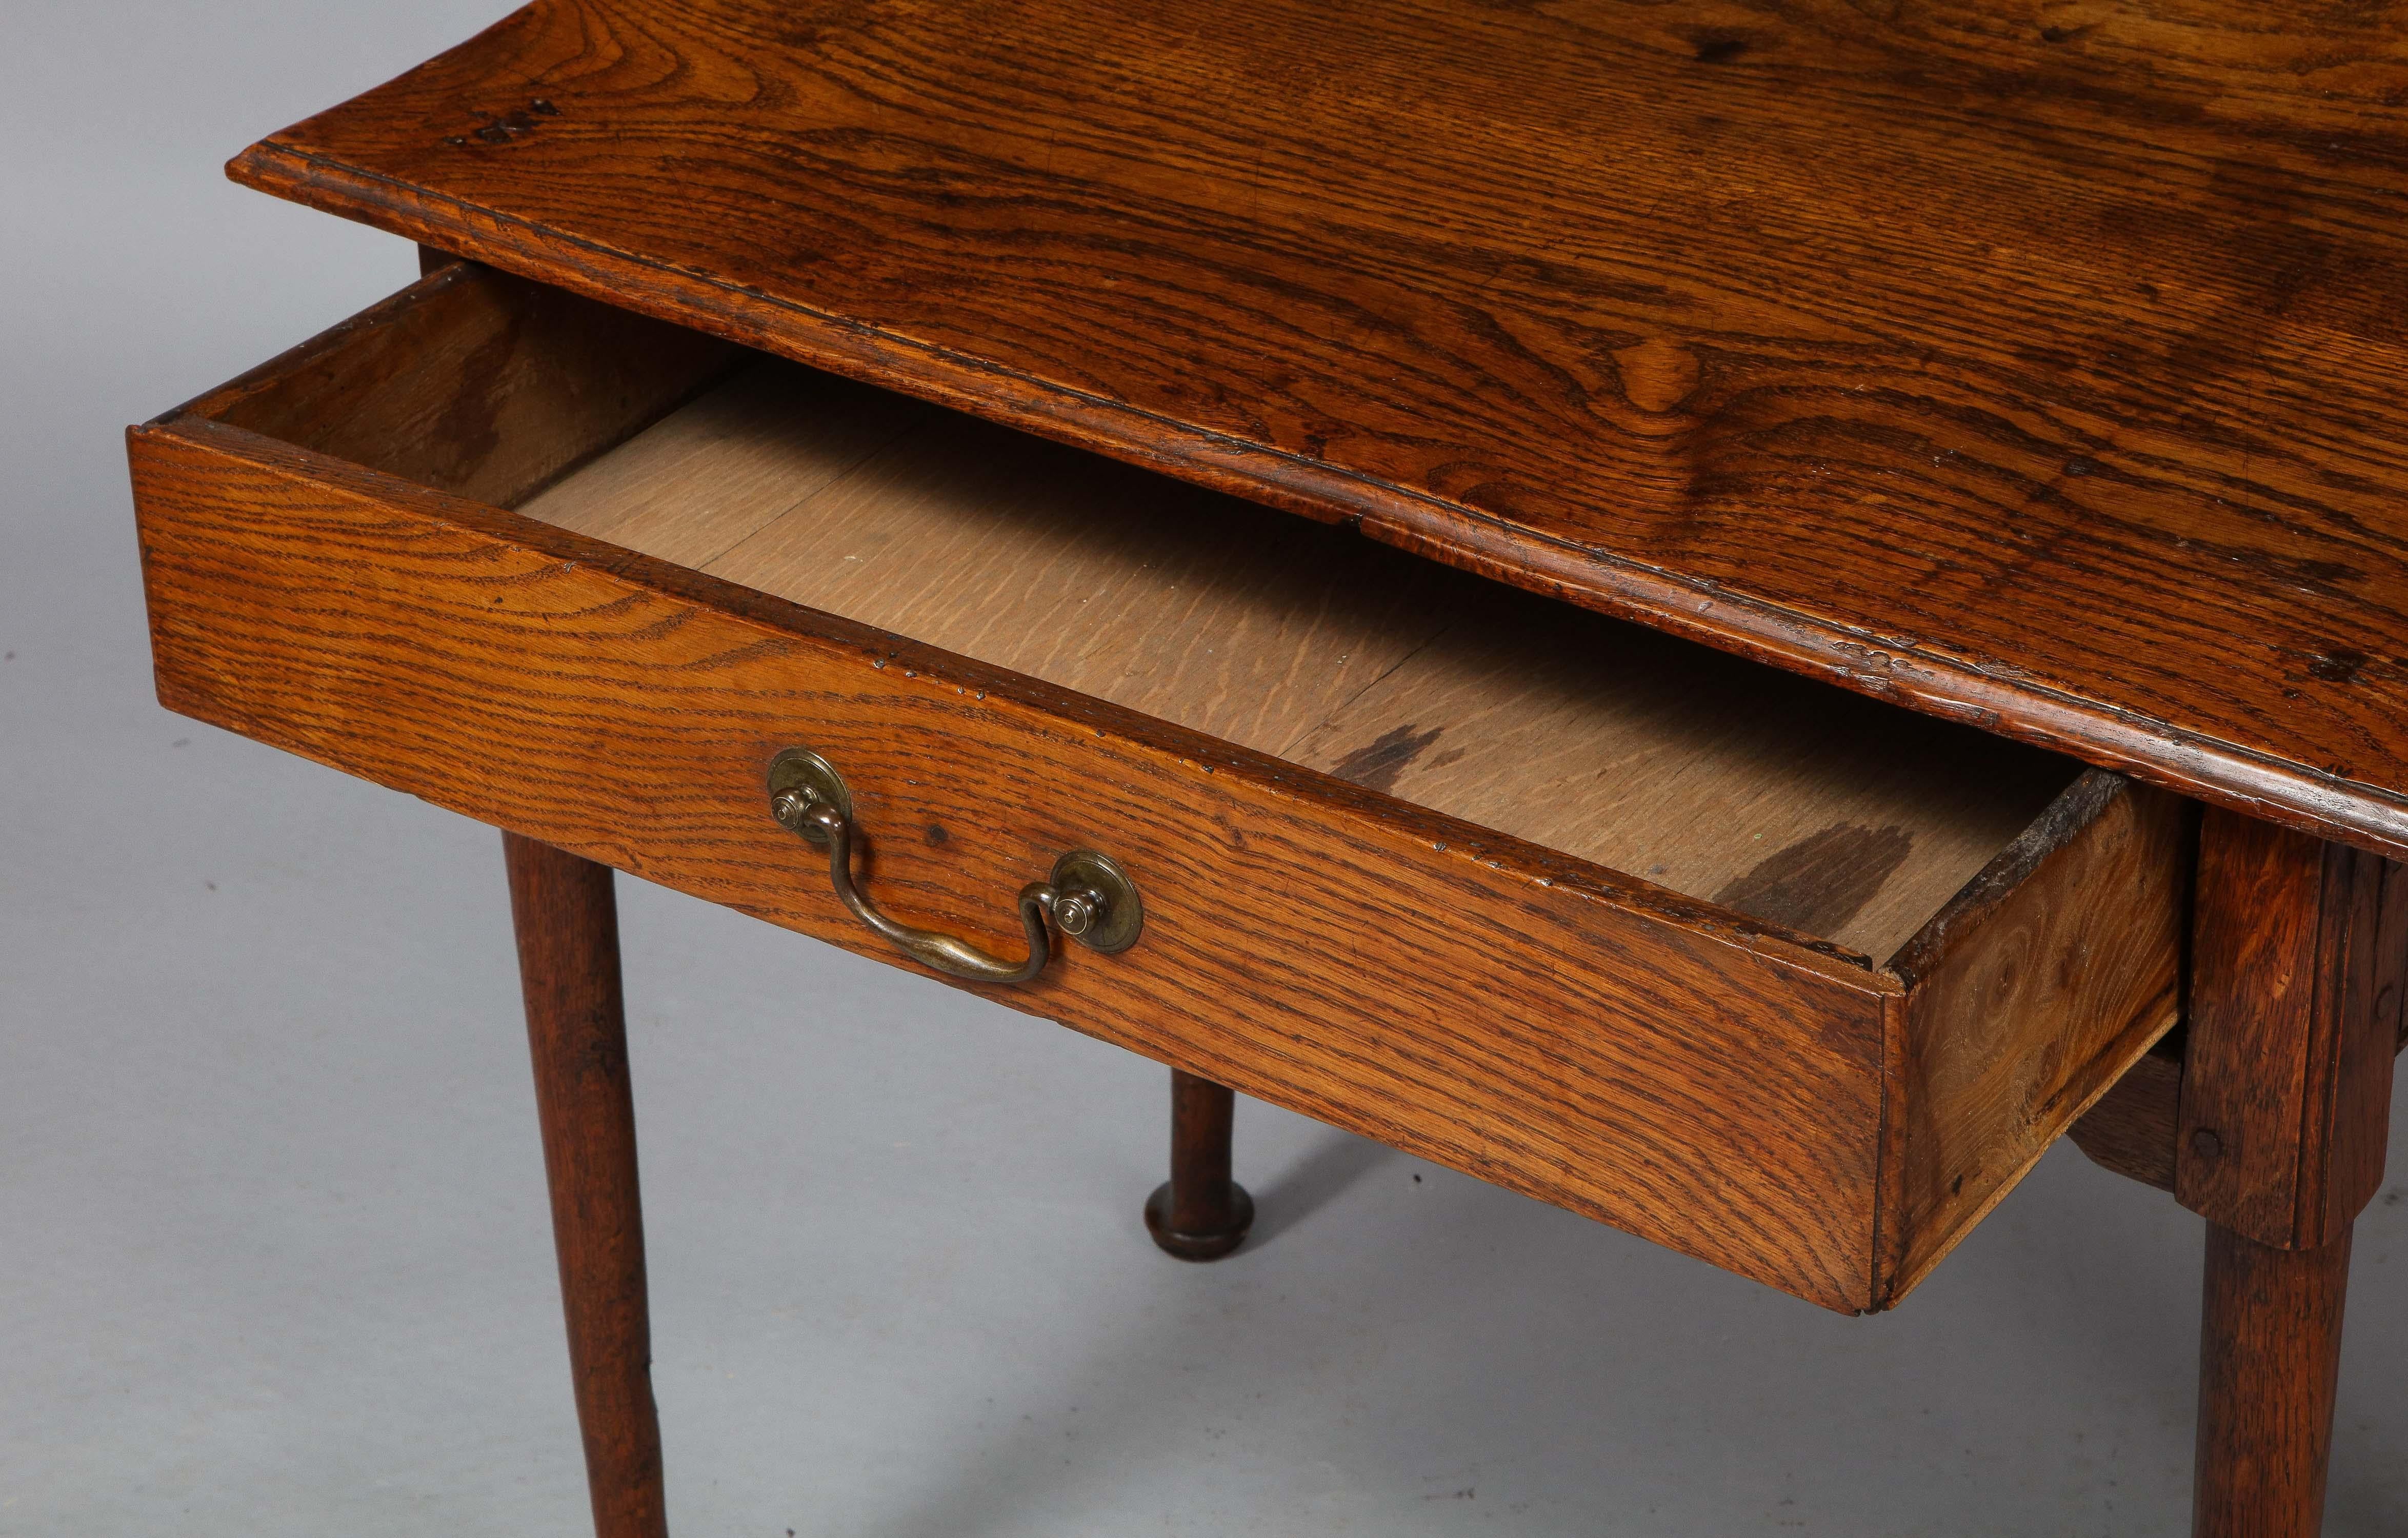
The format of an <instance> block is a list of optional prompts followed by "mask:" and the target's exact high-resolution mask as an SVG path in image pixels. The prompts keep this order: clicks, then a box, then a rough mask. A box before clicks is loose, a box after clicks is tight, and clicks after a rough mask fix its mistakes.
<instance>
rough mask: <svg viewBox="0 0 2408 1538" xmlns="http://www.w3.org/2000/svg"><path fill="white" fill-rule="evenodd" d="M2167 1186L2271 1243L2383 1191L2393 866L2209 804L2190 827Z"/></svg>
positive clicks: (2348, 1215)
mask: <svg viewBox="0 0 2408 1538" xmlns="http://www.w3.org/2000/svg"><path fill="white" fill-rule="evenodd" d="M2194 915H2195V917H2194V919H2193V940H2192V947H2191V956H2192V961H2191V983H2190V1017H2189V1020H2188V1022H2187V1032H2186V1036H2187V1039H2186V1046H2185V1050H2184V1067H2183V1077H2182V1101H2181V1113H2180V1121H2179V1125H2178V1127H2177V1136H2176V1138H2175V1143H2174V1160H2175V1177H2174V1194H2175V1196H2176V1198H2177V1199H2178V1200H2179V1201H2180V1202H2181V1203H2183V1205H2185V1206H2186V1207H2188V1208H2190V1209H2191V1210H2192V1211H2194V1212H2197V1213H2200V1214H2201V1215H2202V1216H2204V1217H2206V1218H2208V1219H2210V1220H2211V1221H2213V1222H2215V1223H2218V1224H2220V1225H2222V1226H2223V1227H2226V1228H2229V1229H2231V1230H2232V1231H2234V1232H2238V1233H2242V1234H2245V1235H2247V1236H2248V1237H2250V1238H2252V1239H2255V1240H2256V1241H2257V1243H2259V1244H2261V1245H2272V1246H2275V1247H2277V1248H2286V1249H2287V1248H2300V1249H2313V1248H2315V1247H2317V1246H2322V1245H2327V1244H2330V1243H2332V1242H2333V1241H2334V1240H2336V1239H2338V1238H2339V1237H2341V1236H2342V1235H2343V1234H2344V1233H2346V1232H2348V1231H2349V1226H2350V1224H2351V1223H2352V1222H2353V1221H2355V1220H2356V1219H2357V1217H2358V1213H2359V1211H2360V1210H2362V1209H2363V1208H2364V1207H2365V1205H2366V1203H2368V1202H2369V1201H2370V1200H2372V1197H2373V1195H2374V1192H2375V1190H2376V1189H2378V1188H2379V1187H2380V1186H2381V1185H2382V1183H2383V1163H2384V1153H2385V1146H2386V1129H2387V1127H2388V1125H2389V1121H2390V1107H2391V1068H2392V1058H2393V1055H2394V1053H2395V1051H2396V1050H2397V1048H2398V1045H2399V1041H2400V1031H2401V995H2402V992H2403V983H2408V976H2403V974H2408V870H2403V869H2402V868H2401V866H2399V865H2397V864H2394V863H2393V862H2389V861H2386V860H2382V859H2378V858H2376V857H2375V856H2372V855H2369V854H2366V853H2364V852H2363V851H2361V850H2358V849H2352V848H2347V847H2343V846H2340V845H2331V844H2325V843H2322V842H2319V841H2318V840H2316V839H2314V838H2310V837H2308V836H2306V835H2304V834H2301V833H2292V832H2290V831H2288V830H2286V829H2283V828H2277V827H2273V826H2271V825H2269V824H2266V823H2262V822H2253V821H2250V820H2248V819H2244V818H2241V817H2237V816H2235V815H2233V814H2231V813H2229V812H2226V811H2223V810H2221V809H2216V808H2211V809H2210V810H2209V811H2208V813H2207V815H2206V817H2205V819H2203V821H2202V823H2201V826H2200V856H2199V884H2198V896H2197V900H2196V903H2195V906H2194Z"/></svg>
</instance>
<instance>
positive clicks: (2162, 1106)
mask: <svg viewBox="0 0 2408 1538" xmlns="http://www.w3.org/2000/svg"><path fill="white" fill-rule="evenodd" d="M2066 1135H2067V1136H2068V1137H2071V1139H2073V1144H2074V1146H2076V1147H2078V1148H2080V1149H2081V1150H2082V1151H2083V1152H2084V1153H2085V1154H2086V1155H2087V1156H2089V1158H2090V1160H2091V1161H2092V1162H2093V1163H2096V1164H2098V1165H2100V1167H2101V1168H2104V1169H2110V1170H2113V1171H2114V1172H2115V1173H2116V1174H2117V1175H2123V1176H2125V1177H2127V1178H2128V1179H2132V1180H2138V1181H2139V1182H2141V1184H2143V1185H2144V1186H2155V1187H2157V1189H2159V1190H2161V1191H2171V1190H2172V1189H2174V1142H2175V1140H2176V1139H2177V1138H2179V1137H2180V1136H2181V1135H2182V1059H2181V1057H2180V1056H2178V1055H2176V1054H2174V1053H2171V1052H2166V1051H2153V1052H2150V1053H2148V1054H2147V1055H2145V1056H2143V1058H2142V1059H2141V1060H2140V1061H2137V1062H2135V1063H2133V1064H2132V1066H2131V1067H2129V1068H2128V1069H2126V1070H2125V1071H2124V1076H2123V1077H2122V1078H2119V1079H2117V1080H2116V1081H2115V1084H2114V1088H2113V1089H2109V1090H2108V1091H2107V1092H2106V1093H2105V1094H2103V1095H2101V1096H2100V1097H2099V1100H2098V1102H2097V1104H2093V1105H2092V1106H2091V1107H2090V1109H2088V1110H2087V1111H2085V1112H2083V1113H2082V1118H2081V1119H2080V1120H2078V1121H2076V1122H2075V1123H2074V1124H2073V1125H2072V1126H2071V1128H2069V1129H2068V1130H2067V1132H2066Z"/></svg>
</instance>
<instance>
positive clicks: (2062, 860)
mask: <svg viewBox="0 0 2408 1538" xmlns="http://www.w3.org/2000/svg"><path fill="white" fill-rule="evenodd" d="M2196 817H2197V808H2196V806H2195V805H2193V804H2192V803H2190V802H2187V801H2186V800H2184V799H2183V798H2182V797H2180V796H2176V795H2174V794H2172V793H2171V792H2170V791H2166V790H2157V789H2156V788H2154V787H2151V786H2145V785H2140V784H2136V783H2134V782H2132V781H2129V780H2127V779H2125V778H2123V777H2122V776H2117V775H2112V774H2109V773H2107V772H2105V771H2103V770H2093V771H2091V772H2090V773H2089V774H2088V775H2085V776H2083V778H2082V779H2080V780H2078V781H2076V782H2075V784H2074V786H2073V787H2072V788H2071V790H2068V791H2067V792H2066V793H2065V795H2064V796H2063V797H2061V798H2059V801H2058V804H2057V806H2056V807H2054V808H2052V811H2051V814H2050V816H2048V817H2046V818H2043V819H2042V820H2041V821H2040V822H2038V823H2036V824H2034V825H2033V828H2032V829H2031V831H2030V832H2029V833H2027V834H2026V835H2025V837H2024V838H2023V839H2022V840H2019V841H2018V844H2017V845H2016V846H2014V847H2009V848H2008V850H2007V851H2006V852H2005V853H2003V854H2002V855H2000V858H1999V860H1998V861H1997V862H1993V865H1992V867H1991V869H1990V870H1989V871H1986V872H1985V873H1984V875H1983V876H1981V877H1978V878H1976V880H1975V881H1974V882H1973V884H1972V885H1971V887H1969V888H1968V889H1967V890H1966V891H1965V892H1964V893H1963V894H1961V895H1960V896H1959V897H1958V899H1957V901H1956V902H1955V903H1953V904H1950V905H1949V907H1948V908H1947V909H1945V910H1943V911H1942V913H1941V915H1940V916H1939V917H1938V918H1936V919H1933V921H1932V923H1931V924H1930V925H1929V926H1928V927H1927V929H1926V930H1925V932H1924V933H1923V934H1922V935H1920V936H1918V937H1917V939H1916V941H1915V942H1914V944H1913V945H1911V946H1910V947H1909V948H1908V949H1907V950H1906V951H1905V952H1903V953H1901V954H1900V956H1899V958H1898V960H1897V961H1895V962H1894V963H1893V965H1894V967H1895V968H1896V969H1897V970H1898V971H1899V973H1900V974H1901V975H1904V976H1905V977H1906V979H1907V980H1908V982H1909V983H1910V985H1911V991H1910V992H1909V994H1908V997H1907V1006H1906V1008H1907V1018H1906V1029H1905V1039H1904V1042H1903V1044H1902V1046H1903V1050H1902V1051H1901V1053H1900V1070H1901V1074H1900V1077H1901V1080H1902V1082H1901V1083H1899V1086H1898V1088H1897V1090H1896V1094H1897V1104H1898V1105H1899V1108H1900V1113H1901V1115H1902V1117H1903V1118H1904V1121H1903V1126H1902V1127H1901V1129H1900V1132H1901V1137H1900V1142H1901V1150H1900V1151H1901V1158H1900V1160H1899V1189H1897V1191H1896V1193H1895V1196H1894V1201H1895V1210H1896V1212H1897V1213H1898V1220H1897V1223H1896V1225H1895V1228H1894V1229H1892V1230H1890V1232H1892V1234H1893V1235H1894V1244H1895V1246H1896V1248H1897V1253H1896V1255H1895V1256H1894V1258H1892V1259H1891V1260H1889V1261H1887V1262H1886V1264H1887V1266H1888V1268H1889V1280H1888V1282H1887V1283H1886V1285H1885V1288H1884V1292H1885V1297H1884V1306H1887V1305H1888V1304H1890V1303H1896V1302H1897V1301H1898V1299H1899V1298H1900V1297H1902V1296H1903V1295H1904V1294H1905V1293H1906V1292H1907V1290H1908V1289H1911V1288H1913V1287H1914V1285H1915V1284H1916V1283H1917V1282H1919V1281H1921V1280H1922V1279H1923V1277H1925V1276H1926V1275H1929V1273H1930V1271H1931V1268H1932V1267H1934V1266H1936V1265H1938V1264H1939V1263H1940V1261H1941V1260H1942V1259H1943V1258H1944V1257H1945V1256H1946V1255H1947V1253H1948V1251H1949V1250H1950V1249H1951V1248H1952V1247H1954V1246H1955V1245H1956V1243H1957V1240H1959V1239H1961V1238H1963V1237H1964V1236H1965V1234H1966V1233H1967V1232H1970V1231H1971V1229H1972V1227H1973V1225H1974V1224H1975V1223H1977V1222H1979V1221H1980V1220H1981V1218H1982V1217H1983V1216H1984V1215H1985V1213H1987V1212H1988V1211H1989V1210H1990V1209H1991V1207H1993V1206H1995V1205H1996V1204H1997V1203H1999V1202H2000V1200H2001V1199H2002V1198H2004V1197H2005V1195H2006V1194H2007V1192H2008V1191H2010V1190H2012V1189H2014V1187H2015V1184H2016V1183H2017V1182H2018V1181H2020V1180H2021V1179H2022V1178H2023V1177H2024V1175H2025V1174H2026V1173H2027V1172H2028V1171H2029V1170H2030V1169H2031V1167H2032V1165H2033V1164H2034V1163H2036V1162H2037V1161H2039V1159H2040V1156H2041V1155H2042V1154H2043V1153H2045V1152H2047V1151H2048V1147H2049V1145H2050V1144H2052V1143H2054V1142H2055V1141H2056V1140H2057V1137H2058V1136H2059V1135H2060V1134H2061V1133H2063V1132H2065V1131H2066V1130H2067V1129H2068V1128H2070V1127H2071V1126H2072V1124H2073V1122H2074V1119H2075V1118H2077V1117H2079V1116H2080V1115H2081V1114H2082V1112H2083V1111H2084V1110H2085V1109H2086V1108H2087V1107H2088V1106H2089V1105H2090V1104H2091V1103H2092V1102H2093V1101H2095V1100H2097V1099H2098V1098H2099V1097H2100V1096H2101V1095H2103V1094H2105V1093H2106V1092H2107V1090H2108V1089H2111V1088H2112V1087H2113V1086H2114V1083H2115V1080H2116V1079H2117V1078H2118V1077H2119V1076H2121V1075H2122V1074H2123V1073H2124V1071H2125V1070H2126V1069H2128V1068H2129V1067H2130V1066H2131V1065H2132V1064H2133V1062H2134V1061H2137V1060H2138V1059H2139V1058H2141V1057H2142V1056H2143V1054H2144V1053H2146V1052H2147V1051H2148V1049H2149V1047H2151V1046H2152V1045H2153V1044H2155V1043H2156V1041H2157V1038H2158V1037H2160V1036H2162V1035H2164V1034H2165V1032H2167V1030H2168V1029H2170V1028H2171V1026H2172V1025H2173V1023H2174V1021H2175V1019H2176V1018H2177V1017H2178V1015H2179V1013H2180V1009H2181V976H2182V959H2183V947H2184V932H2185V930H2186V927H2187V925H2188V923H2189V912H2190V876H2189V865H2190V851H2191V848H2192V845H2193V843H2194V841H2195V839H2196V831H2195V830H2196Z"/></svg>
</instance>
